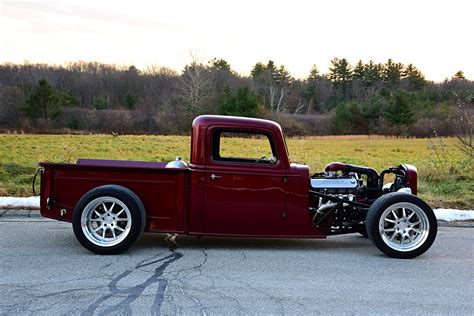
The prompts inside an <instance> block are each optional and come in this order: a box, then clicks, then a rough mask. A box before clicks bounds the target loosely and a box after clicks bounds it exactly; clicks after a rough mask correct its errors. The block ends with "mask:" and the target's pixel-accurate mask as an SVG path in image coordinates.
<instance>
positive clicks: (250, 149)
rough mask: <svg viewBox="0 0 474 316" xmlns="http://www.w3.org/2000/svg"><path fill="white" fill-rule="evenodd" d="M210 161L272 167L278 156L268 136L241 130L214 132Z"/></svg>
mask: <svg viewBox="0 0 474 316" xmlns="http://www.w3.org/2000/svg"><path fill="white" fill-rule="evenodd" d="M211 146H212V149H211V158H212V160H214V161H216V162H219V161H222V162H231V163H246V164H248V163H251V164H261V165H274V164H276V163H277V162H278V156H277V152H276V149H275V145H274V143H273V138H272V137H271V135H270V134H267V133H263V132H252V131H242V130H215V131H214V132H213V137H212V144H211Z"/></svg>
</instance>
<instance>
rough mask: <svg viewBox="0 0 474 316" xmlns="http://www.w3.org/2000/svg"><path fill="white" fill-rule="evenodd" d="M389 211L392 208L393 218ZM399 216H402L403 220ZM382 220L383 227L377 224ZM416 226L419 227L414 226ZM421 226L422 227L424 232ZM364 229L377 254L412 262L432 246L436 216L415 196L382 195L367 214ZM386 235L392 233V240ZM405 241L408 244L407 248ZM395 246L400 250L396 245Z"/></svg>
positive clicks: (436, 229) (401, 194) (435, 230)
mask: <svg viewBox="0 0 474 316" xmlns="http://www.w3.org/2000/svg"><path fill="white" fill-rule="evenodd" d="M401 206H405V207H401ZM410 207H412V208H413V210H414V211H413V210H411V209H410ZM392 208H395V210H394V212H395V213H394V215H392V214H393V213H392V211H391V209H392ZM401 212H404V214H405V217H403V215H401V214H402V213H401ZM409 212H410V213H409ZM411 213H414V214H413V215H411V218H408V217H410V216H408V215H407V214H411ZM382 216H383V217H384V220H383V224H381V222H380V221H381V217H382ZM398 216H400V218H398ZM417 222H420V224H416V223H417ZM392 223H393V224H392ZM382 225H383V226H382ZM391 225H393V227H391ZM417 225H418V226H417ZM421 225H424V226H423V227H424V229H422V226H421ZM385 226H387V227H385ZM365 227H366V230H367V234H368V236H369V238H370V239H371V240H372V242H373V243H374V244H375V246H376V247H377V248H378V249H379V250H381V251H382V252H383V253H385V254H386V255H388V256H390V257H393V258H400V259H410V258H414V257H417V256H419V255H421V254H423V253H424V252H426V251H427V250H428V249H429V248H430V247H431V245H432V244H433V242H434V240H435V238H436V234H437V231H438V224H437V221H436V216H435V214H434V212H433V210H432V209H431V207H429V205H428V204H426V203H425V202H424V201H423V200H421V199H420V198H418V197H417V196H415V195H411V194H406V193H399V192H393V193H388V194H386V195H383V196H381V197H380V198H378V199H377V200H376V201H375V202H374V203H373V204H372V206H371V207H370V209H369V211H368V213H367V219H366V223H365ZM381 230H383V231H381ZM387 231H393V233H392V234H391V236H388V234H387ZM418 232H420V233H418ZM411 233H413V235H412V234H411ZM406 238H410V239H406ZM411 238H413V240H411ZM392 239H393V240H392ZM405 239H406V240H407V241H408V243H407V244H406V245H405V244H404V240H405ZM399 240H401V241H399ZM398 242H400V245H399V246H397V245H396V244H397V243H398ZM402 248H403V249H402Z"/></svg>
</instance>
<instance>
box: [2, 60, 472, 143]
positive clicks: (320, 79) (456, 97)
mask: <svg viewBox="0 0 474 316" xmlns="http://www.w3.org/2000/svg"><path fill="white" fill-rule="evenodd" d="M473 104H474V82H473V81H470V80H467V79H466V78H465V77H464V73H463V72H462V71H458V72H457V73H455V74H453V77H452V78H449V79H446V80H445V81H444V82H441V83H434V82H432V81H429V80H427V79H426V78H425V76H424V75H423V73H422V72H421V71H420V70H419V69H418V68H417V67H416V66H415V65H413V64H408V65H404V64H402V63H399V62H396V61H393V60H392V59H388V60H387V61H386V62H385V63H375V62H373V61H369V62H367V63H364V62H363V61H359V62H357V63H356V64H355V65H351V64H350V63H349V62H348V60H347V59H345V58H333V59H332V60H331V61H330V65H329V70H328V72H327V73H321V72H320V71H319V69H318V68H317V66H315V65H314V66H313V67H312V68H311V69H310V71H309V74H308V76H307V77H306V78H295V77H294V76H292V75H291V73H290V72H289V71H288V70H287V68H286V67H285V66H284V65H277V64H276V63H275V62H273V61H272V60H270V61H268V62H257V63H256V64H255V65H254V66H253V67H252V69H251V71H250V75H249V76H244V75H241V74H238V73H237V72H235V71H234V70H233V69H232V67H231V65H230V64H229V63H228V62H227V61H226V60H224V59H217V58H215V59H212V60H210V61H209V62H201V61H199V60H197V59H194V60H193V61H192V62H190V63H189V64H188V65H186V66H185V67H184V68H183V69H182V71H181V72H176V71H173V70H171V69H169V68H166V67H162V66H157V65H152V66H148V67H146V68H145V69H138V68H136V67H135V66H133V65H132V66H119V65H115V64H104V63H98V62H82V61H78V62H71V63H67V64H64V65H59V66H57V65H47V64H30V63H25V64H12V63H3V64H0V128H2V129H3V130H24V131H31V132H65V131H71V130H77V131H85V132H115V133H160V134H183V133H188V132H189V129H190V124H191V121H192V120H193V119H194V118H195V117H196V116H197V115H200V114H223V115H241V116H250V117H262V118H269V119H273V120H276V121H278V122H280V123H281V124H282V125H283V127H284V128H285V129H286V131H287V132H289V134H291V135H313V134H391V135H393V134H395V135H405V136H409V135H414V136H431V135H432V134H433V132H434V131H436V133H438V134H444V135H447V134H450V133H452V131H451V129H450V126H451V125H452V119H453V118H455V117H459V115H458V112H459V111H461V110H462V111H463V113H464V114H465V113H468V115H470V116H468V117H469V118H472V111H473ZM471 123H472V120H471Z"/></svg>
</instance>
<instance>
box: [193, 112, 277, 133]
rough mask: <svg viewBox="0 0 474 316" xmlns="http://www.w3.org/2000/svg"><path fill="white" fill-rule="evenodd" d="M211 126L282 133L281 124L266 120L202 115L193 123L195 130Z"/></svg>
mask: <svg viewBox="0 0 474 316" xmlns="http://www.w3.org/2000/svg"><path fill="white" fill-rule="evenodd" d="M209 125H226V126H241V127H243V126H245V127H266V128H270V129H277V130H280V131H281V126H280V124H278V123H276V122H273V121H270V120H264V119H258V118H250V117H240V116H224V115H200V116H198V117H196V118H195V119H194V121H193V128H194V127H197V126H201V127H207V126H209Z"/></svg>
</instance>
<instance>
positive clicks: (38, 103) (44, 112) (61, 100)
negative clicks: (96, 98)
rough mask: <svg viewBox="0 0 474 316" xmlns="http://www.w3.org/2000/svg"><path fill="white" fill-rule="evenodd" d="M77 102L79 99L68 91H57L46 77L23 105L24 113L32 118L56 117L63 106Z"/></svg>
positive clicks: (47, 118)
mask: <svg viewBox="0 0 474 316" xmlns="http://www.w3.org/2000/svg"><path fill="white" fill-rule="evenodd" d="M75 104H77V100H76V99H75V98H74V97H73V96H71V95H70V94H69V93H67V92H63V91H58V92H57V91H55V90H54V88H53V87H52V86H51V85H49V84H48V82H47V81H46V80H44V79H41V80H39V81H38V86H37V87H35V88H34V90H33V92H32V93H31V94H30V96H29V97H28V99H27V100H26V103H25V105H24V106H23V107H22V111H23V113H24V114H25V115H26V117H28V118H30V119H43V120H51V119H56V118H57V117H58V116H59V115H60V114H61V112H62V109H63V107H65V106H71V105H75Z"/></svg>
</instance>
